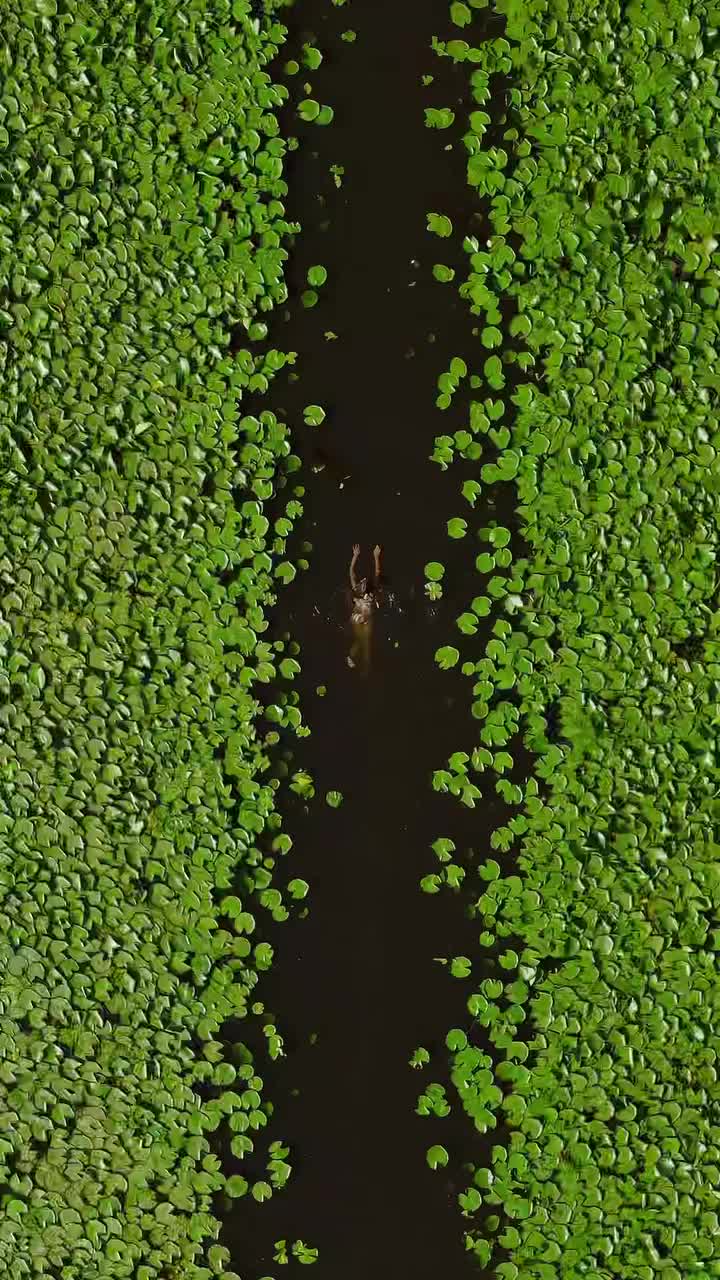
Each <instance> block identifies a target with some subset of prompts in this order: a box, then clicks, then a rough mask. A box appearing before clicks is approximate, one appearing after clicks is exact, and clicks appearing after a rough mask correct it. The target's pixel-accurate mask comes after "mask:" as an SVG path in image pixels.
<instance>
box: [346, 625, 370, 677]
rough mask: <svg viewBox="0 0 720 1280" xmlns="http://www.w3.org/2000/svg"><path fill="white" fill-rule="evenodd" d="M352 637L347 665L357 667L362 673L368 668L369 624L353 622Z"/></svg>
mask: <svg viewBox="0 0 720 1280" xmlns="http://www.w3.org/2000/svg"><path fill="white" fill-rule="evenodd" d="M352 631H353V639H352V644H351V645H350V653H349V655H348V660H347V662H348V666H349V667H354V668H357V670H359V671H360V673H361V674H362V675H367V674H368V672H369V670H370V625H369V623H367V622H365V623H362V622H354V623H353V629H352Z"/></svg>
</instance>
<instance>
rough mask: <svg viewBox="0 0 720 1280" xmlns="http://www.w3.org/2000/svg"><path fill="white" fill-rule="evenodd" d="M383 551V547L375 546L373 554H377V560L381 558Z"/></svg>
mask: <svg viewBox="0 0 720 1280" xmlns="http://www.w3.org/2000/svg"><path fill="white" fill-rule="evenodd" d="M381 551H382V547H380V546H375V547H373V555H374V556H375V559H376V560H377V559H378V558H379V556H380V552H381Z"/></svg>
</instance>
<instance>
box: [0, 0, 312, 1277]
mask: <svg viewBox="0 0 720 1280" xmlns="http://www.w3.org/2000/svg"><path fill="white" fill-rule="evenodd" d="M266 8H267V6H266ZM283 38H284V28H282V27H281V26H279V25H273V24H272V23H271V22H270V21H269V20H268V19H266V20H265V21H264V25H263V28H262V30H261V29H260V27H259V24H258V22H257V21H256V20H255V19H251V18H250V17H249V11H248V7H247V5H246V4H245V3H244V0H235V2H234V3H233V4H232V5H231V4H229V3H225V2H224V0H203V3H200V4H192V3H191V4H190V5H188V4H186V3H183V4H163V5H156V6H153V5H145V6H137V5H136V4H134V3H119V4H118V3H102V0H101V2H99V3H93V4H90V3H80V4H73V5H71V6H59V5H56V3H55V0H39V2H38V3H37V4H32V5H31V4H28V3H22V4H20V5H19V6H16V7H14V8H12V9H6V12H5V15H4V19H3V33H2V39H3V44H2V50H1V51H0V57H1V61H2V97H1V99H0V145H1V147H2V161H1V162H0V165H1V171H0V184H1V185H0V237H1V239H0V253H1V258H0V276H1V278H0V370H1V376H0V400H1V401H2V404H3V415H2V425H1V426H0V447H1V449H2V472H1V474H0V506H1V509H2V513H3V521H2V530H1V531H0V698H1V705H0V720H1V722H2V733H1V735H0V766H1V774H2V781H1V783H0V786H1V787H2V797H3V800H2V808H1V811H0V887H1V890H0V891H1V903H0V1011H1V1012H2V1018H1V1020H0V1021H1V1025H0V1079H1V1080H2V1103H0V1182H1V1183H2V1188H1V1195H2V1221H1V1222H0V1271H1V1272H2V1274H3V1275H4V1276H8V1277H21V1276H22V1277H24V1276H32V1275H41V1274H46V1275H52V1276H63V1277H64V1278H65V1280H74V1278H76V1277H77V1280H92V1278H93V1277H100V1276H102V1277H125V1276H128V1277H130V1276H132V1277H134V1280H153V1277H164V1278H165V1280H167V1278H169V1277H170V1276H172V1277H175V1278H176V1280H180V1278H182V1280H185V1278H186V1277H188V1278H189V1277H195V1278H196V1280H200V1277H205V1276H208V1275H209V1274H210V1272H211V1271H212V1272H222V1271H223V1270H224V1264H225V1262H226V1261H227V1254H226V1251H225V1250H223V1249H221V1248H220V1247H219V1246H218V1245H217V1244H214V1245H213V1243H212V1241H213V1238H215V1237H217V1234H218V1229H219V1225H218V1222H217V1220H216V1217H215V1215H214V1212H213V1200H212V1198H213V1193H215V1192H218V1191H224V1192H226V1193H227V1194H228V1195H229V1196H230V1197H235V1196H240V1195H243V1194H246V1193H247V1194H250V1193H254V1194H255V1195H256V1197H257V1198H258V1199H263V1198H266V1197H267V1196H268V1195H270V1194H271V1193H272V1190H273V1188H274V1187H278V1186H281V1185H282V1184H283V1182H284V1181H285V1179H286V1178H287V1176H288V1174H289V1172H290V1166H289V1165H288V1164H287V1163H286V1161H285V1156H286V1155H287V1149H286V1148H284V1147H283V1146H281V1145H280V1143H279V1141H277V1140H278V1139H279V1136H280V1135H277V1134H272V1132H271V1127H269V1128H268V1130H267V1134H268V1135H269V1136H267V1137H266V1136H265V1133H263V1132H262V1131H263V1130H264V1129H265V1126H266V1123H267V1120H268V1115H269V1114H270V1111H271V1107H270V1104H269V1103H268V1102H267V1101H266V1100H264V1098H263V1083H262V1076H261V1065H259V1066H258V1067H257V1068H256V1067H255V1065H254V1064H253V1063H252V1062H251V1061H250V1057H249V1054H243V1053H242V1051H241V1046H237V1047H236V1049H235V1052H234V1053H233V1051H232V1050H230V1049H227V1050H226V1047H225V1046H224V1045H223V1042H222V1038H221V1027H222V1024H223V1023H224V1022H225V1020H226V1019H228V1018H230V1017H242V1016H245V1015H246V1014H251V1013H253V1012H254V1013H255V1014H257V1015H259V1028H260V1029H261V1030H260V1040H261V1041H262V1031H264V1032H265V1036H266V1040H267V1047H268V1052H269V1053H270V1054H271V1055H273V1054H277V1053H279V1052H281V1050H282V1042H281V1040H280V1037H279V1035H278V1034H277V1030H276V1028H275V1027H274V1026H272V1025H269V1024H267V1025H266V1020H264V1019H263V1018H262V1007H261V1006H259V1005H258V1006H254V1005H253V1000H254V997H253V987H254V986H255V983H256V981H257V974H258V972H259V971H261V970H262V969H264V968H266V967H267V966H268V964H269V963H270V961H271V958H272V952H271V948H270V947H269V946H268V944H267V943H266V942H263V940H262V939H263V921H264V920H266V919H267V917H268V914H269V913H272V914H273V915H274V917H275V918H276V919H282V918H283V913H285V914H286V913H287V910H286V908H285V907H284V906H283V902H282V895H281V893H280V891H279V890H276V889H273V888H271V887H270V886H271V878H272V869H273V863H274V861H275V859H276V858H277V856H279V855H281V854H283V853H285V852H287V849H288V848H289V845H290V841H289V839H288V838H287V837H286V836H284V835H282V834H280V832H279V829H278V828H279V820H278V818H277V816H276V813H275V807H274V802H275V787H276V785H277V783H276V782H274V781H273V780H272V778H271V776H270V774H269V772H268V757H267V746H268V743H267V739H266V738H263V737H262V735H261V733H260V731H259V728H258V726H257V724H256V719H257V713H258V709H259V704H258V701H257V696H256V686H257V682H263V683H267V682H268V681H269V680H271V679H273V678H274V677H276V676H277V677H278V678H279V677H288V678H291V677H292V675H293V674H294V672H295V671H296V670H297V663H296V662H295V661H294V659H293V658H291V657H284V658H282V657H281V656H280V653H279V652H278V650H281V649H282V647H283V646H282V644H280V643H278V644H276V645H275V646H271V645H270V644H268V643H266V642H264V641H263V639H262V633H263V631H264V630H265V629H266V622H265V610H266V607H267V605H268V604H270V603H271V602H272V601H273V599H274V596H275V591H276V586H277V583H278V579H287V578H288V577H290V576H291V575H292V574H293V572H294V568H293V566H292V565H290V564H288V563H287V562H286V561H285V560H284V548H285V539H286V536H287V534H288V532H289V530H290V526H291V523H292V519H293V518H294V516H295V515H296V514H297V513H298V511H299V509H300V506H299V503H298V502H297V500H294V499H292V498H291V499H290V501H289V502H288V503H287V512H286V514H285V515H282V507H281V506H280V505H279V502H280V499H279V496H278V495H277V490H278V487H279V485H280V483H281V482H282V480H283V476H284V475H285V474H286V473H287V472H288V471H289V470H292V469H293V466H294V462H295V460H293V458H292V455H291V454H290V446H289V441H288V433H287V429H286V427H285V425H284V424H282V423H280V422H278V421H276V420H275V418H274V416H273V415H272V413H270V412H263V413H261V414H260V416H259V417H251V416H248V415H247V413H246V411H245V410H244V408H243V406H242V403H241V401H242V399H243V397H245V398H246V397H247V395H248V393H249V392H262V391H263V390H264V389H265V388H266V387H267V385H268V381H269V379H270V378H271V377H272V374H273V372H274V371H275V370H277V369H278V368H279V367H281V366H282V364H283V362H284V360H285V358H286V357H284V356H283V355H282V354H281V353H279V352H273V351H271V352H269V354H266V355H265V356H264V357H262V358H260V357H257V356H254V355H253V354H252V352H251V348H250V345H248V344H249V343H252V341H254V340H256V339H260V338H262V337H263V336H264V334H265V325H264V322H263V320H262V315H263V314H264V313H265V312H267V311H268V310H270V309H271V308H272V307H273V306H274V305H275V304H276V303H277V302H278V301H282V300H283V299H284V297H285V294H286V290H285V285H284V283H283V264H284V260H285V257H286V250H285V248H284V247H283V244H284V241H285V238H286V236H287V234H288V232H289V231H290V230H291V228H290V227H289V226H288V224H287V223H286V222H285V220H284V211H283V204H282V198H283V196H284V193H285V186H284V183H283V180H282V165H283V155H284V152H285V149H286V144H285V142H284V141H283V140H282V139H281V138H280V137H279V136H278V125H277V120H276V116H275V114H274V111H275V108H276V107H277V106H278V105H279V104H280V103H281V102H282V101H283V99H284V97H285V96H286V91H284V90H281V89H279V88H278V87H277V86H275V85H274V84H273V83H272V81H271V79H270V77H269V75H268V73H267V71H266V70H265V66H266V64H267V63H268V61H269V60H270V58H271V57H272V56H273V54H274V53H275V52H276V49H277V46H278V44H279V43H280V42H282V40H283ZM231 327H235V328H236V332H239V333H240V334H241V342H240V344H239V346H240V349H239V350H238V351H236V352H235V353H234V354H232V355H229V354H228V341H229V335H230V328H231ZM274 495H275V497H274V501H275V509H276V512H277V511H279V512H280V516H279V518H278V519H277V521H276V523H275V525H274V527H272V526H271V525H270V524H269V522H268V518H267V516H266V515H265V514H263V507H264V506H265V504H266V503H267V501H268V500H269V499H270V498H272V497H273V496H274ZM286 687H287V686H286ZM293 698H294V695H289V694H285V695H283V694H282V693H281V692H278V694H277V697H276V699H275V706H274V711H273V715H274V718H275V719H276V720H277V721H278V722H279V723H287V724H289V725H290V727H291V728H296V729H297V728H299V727H300V718H299V713H298V711H297V708H296V707H295V706H294V705H293ZM295 883H296V886H297V885H301V884H302V883H303V882H301V881H296V882H295ZM306 887H307V886H305V888H306ZM291 890H292V886H291ZM303 892H304V889H303ZM295 896H298V895H297V894H296V895H295ZM224 1122H228V1123H229V1126H230V1129H231V1131H232V1134H233V1138H232V1149H233V1152H234V1154H235V1156H238V1157H240V1158H241V1159H243V1164H242V1165H240V1164H237V1165H236V1167H235V1168H233V1169H232V1170H231V1173H232V1176H231V1177H230V1180H229V1181H226V1176H225V1172H224V1171H223V1170H221V1167H220V1162H219V1160H218V1158H217V1157H216V1156H215V1155H214V1154H212V1153H211V1151H210V1146H209V1140H208V1135H209V1134H210V1135H211V1134H212V1131H214V1130H216V1129H218V1127H219V1126H220V1124H221V1123H224ZM275 1142H277V1145H273V1143H275ZM208 1267H209V1268H210V1270H208V1269H207V1268H208ZM225 1274H226V1275H231V1274H232V1273H231V1272H228V1271H225Z"/></svg>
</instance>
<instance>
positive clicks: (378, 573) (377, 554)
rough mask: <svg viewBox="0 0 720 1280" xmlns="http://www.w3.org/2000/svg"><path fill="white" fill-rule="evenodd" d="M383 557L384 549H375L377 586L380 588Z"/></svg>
mask: <svg viewBox="0 0 720 1280" xmlns="http://www.w3.org/2000/svg"><path fill="white" fill-rule="evenodd" d="M381 556H382V547H378V546H376V547H373V557H374V559H375V586H376V587H379V586H380V576H381V574H382V569H381V567H380V557H381Z"/></svg>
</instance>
